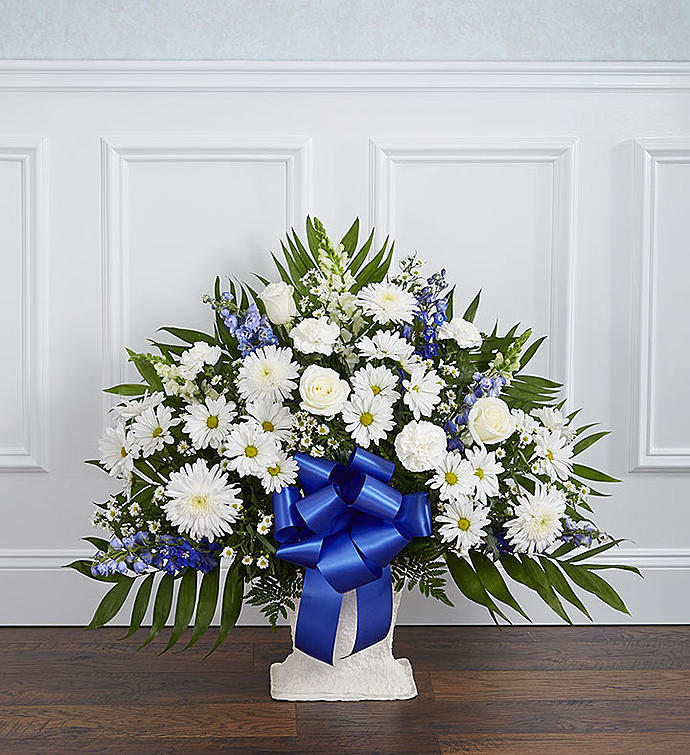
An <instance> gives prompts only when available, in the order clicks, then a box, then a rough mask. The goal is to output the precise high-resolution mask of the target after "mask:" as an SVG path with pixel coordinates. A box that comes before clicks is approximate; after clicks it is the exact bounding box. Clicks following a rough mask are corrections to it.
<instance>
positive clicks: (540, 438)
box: [534, 430, 573, 480]
mask: <svg viewBox="0 0 690 755" xmlns="http://www.w3.org/2000/svg"><path fill="white" fill-rule="evenodd" d="M534 453H535V455H536V456H538V457H539V459H540V460H541V463H542V464H543V467H544V470H545V471H546V474H548V475H549V477H550V478H551V479H552V480H567V479H568V477H569V476H570V473H571V471H572V461H571V459H572V458H573V449H572V447H571V446H570V445H569V444H568V442H567V441H566V439H565V438H564V437H563V436H562V435H561V434H560V433H559V432H558V431H557V430H556V431H555V432H549V431H548V430H540V431H539V432H537V434H536V435H535V437H534Z"/></svg>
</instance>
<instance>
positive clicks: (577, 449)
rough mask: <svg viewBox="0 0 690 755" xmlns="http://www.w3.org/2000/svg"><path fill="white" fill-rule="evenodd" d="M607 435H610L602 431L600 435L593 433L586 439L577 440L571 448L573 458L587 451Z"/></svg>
mask: <svg viewBox="0 0 690 755" xmlns="http://www.w3.org/2000/svg"><path fill="white" fill-rule="evenodd" d="M607 435H610V433H609V432H608V431H604V432H601V433H594V434H592V435H588V436H587V437H586V438H583V439H582V440H579V441H578V442H577V443H576V444H575V445H574V446H573V456H577V455H578V454H581V453H582V452H583V451H585V450H586V449H588V448H589V447H590V446H592V445H594V444H595V443H596V442H597V441H598V440H601V439H602V438H604V437H606V436H607Z"/></svg>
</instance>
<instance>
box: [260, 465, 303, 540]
mask: <svg viewBox="0 0 690 755" xmlns="http://www.w3.org/2000/svg"><path fill="white" fill-rule="evenodd" d="M298 469H299V467H298V466H297V462H296V461H295V459H294V457H292V456H288V455H287V454H286V453H284V452H283V451H281V452H280V453H278V454H277V455H276V456H275V457H274V458H272V459H271V460H270V461H269V462H268V463H265V464H264V465H263V467H262V468H261V472H260V473H259V475H258V476H259V479H260V480H261V484H262V485H263V486H264V490H265V491H266V492H267V493H277V492H278V491H280V490H282V489H283V488H284V487H286V486H288V485H294V484H295V482H296V480H297V472H298ZM263 524H264V529H265V530H266V532H268V531H269V530H270V520H269V521H268V522H266V518H265V517H264V520H263ZM259 527H261V524H259ZM259 532H261V530H260V529H259ZM266 532H262V533H261V534H262V535H265V534H266Z"/></svg>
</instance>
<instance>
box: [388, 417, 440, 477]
mask: <svg viewBox="0 0 690 755" xmlns="http://www.w3.org/2000/svg"><path fill="white" fill-rule="evenodd" d="M395 452H396V453H397V455H398V458H399V459H400V462H401V464H402V465H403V466H404V467H405V469H409V470H410V472H426V471H427V470H429V469H433V468H434V467H436V466H438V465H439V464H440V463H441V460H442V459H443V456H444V455H445V453H446V433H445V431H444V430H443V428H442V427H439V426H438V425H434V424H433V423H431V422H426V421H425V420H422V421H421V422H415V421H413V422H408V423H407V424H406V425H405V427H403V429H402V430H401V431H400V432H399V433H398V436H397V438H396V439H395Z"/></svg>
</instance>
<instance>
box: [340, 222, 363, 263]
mask: <svg viewBox="0 0 690 755" xmlns="http://www.w3.org/2000/svg"><path fill="white" fill-rule="evenodd" d="M358 240H359V218H355V222H354V223H353V224H352V225H351V226H350V229H349V230H348V232H347V233H346V234H345V235H344V236H343V237H342V239H341V240H340V243H341V244H342V245H343V248H344V249H345V254H347V256H348V257H350V256H352V253H353V252H354V251H355V249H356V248H357V241H358Z"/></svg>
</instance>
